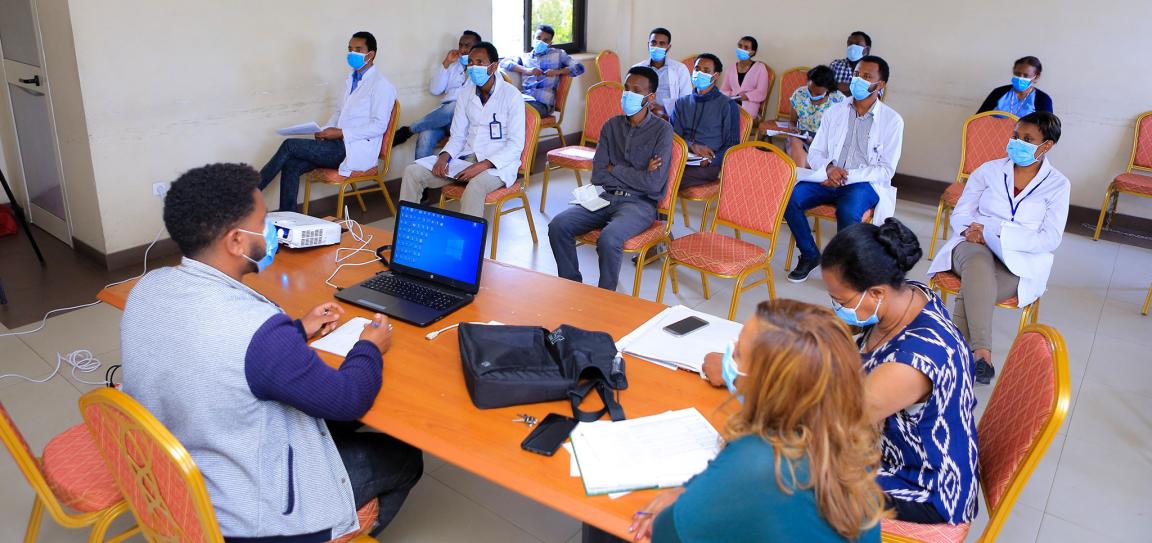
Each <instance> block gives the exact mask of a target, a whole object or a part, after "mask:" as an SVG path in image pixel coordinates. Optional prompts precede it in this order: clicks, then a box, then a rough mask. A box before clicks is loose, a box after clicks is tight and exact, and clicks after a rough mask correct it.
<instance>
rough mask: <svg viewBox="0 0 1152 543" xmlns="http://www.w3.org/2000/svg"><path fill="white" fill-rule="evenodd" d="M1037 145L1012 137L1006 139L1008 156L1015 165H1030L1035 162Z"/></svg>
mask: <svg viewBox="0 0 1152 543" xmlns="http://www.w3.org/2000/svg"><path fill="white" fill-rule="evenodd" d="M1038 147H1040V146H1039V145H1033V144H1031V143H1028V142H1026V141H1023V140H1018V139H1016V138H1012V139H1010V140H1008V158H1010V159H1012V162H1015V163H1016V165H1017V166H1031V165H1033V164H1035V163H1036V161H1037V160H1039V159H1038V158H1036V149H1037V148H1038Z"/></svg>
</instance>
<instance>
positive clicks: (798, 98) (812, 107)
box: [760, 66, 845, 168]
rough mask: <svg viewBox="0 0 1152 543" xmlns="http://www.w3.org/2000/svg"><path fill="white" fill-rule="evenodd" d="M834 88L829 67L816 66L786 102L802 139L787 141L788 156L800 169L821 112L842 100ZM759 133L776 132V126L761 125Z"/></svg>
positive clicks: (806, 158) (771, 124)
mask: <svg viewBox="0 0 1152 543" xmlns="http://www.w3.org/2000/svg"><path fill="white" fill-rule="evenodd" d="M844 98H845V97H844V95H843V94H841V93H840V91H839V90H837V89H836V74H835V72H833V71H832V68H829V67H827V66H817V67H815V68H812V69H811V70H808V83H807V84H806V85H801V86H799V87H797V88H796V91H795V92H793V93H792V96H791V97H790V98H789V99H788V101H789V103H791V104H792V126H794V127H795V130H793V131H792V132H795V133H796V134H799V135H801V136H804V137H803V138H792V137H790V138H788V156H790V157H792V161H793V162H795V163H796V165H797V166H799V167H801V168H807V167H808V146H809V145H811V144H812V138H814V137H815V136H816V130H818V129H819V128H820V120H821V119H822V118H824V112H825V111H827V110H828V108H830V107H832V106H833V105H834V104H839V103H840V102H843V101H844ZM760 129H761V130H776V129H777V128H776V126H775V123H761V124H760Z"/></svg>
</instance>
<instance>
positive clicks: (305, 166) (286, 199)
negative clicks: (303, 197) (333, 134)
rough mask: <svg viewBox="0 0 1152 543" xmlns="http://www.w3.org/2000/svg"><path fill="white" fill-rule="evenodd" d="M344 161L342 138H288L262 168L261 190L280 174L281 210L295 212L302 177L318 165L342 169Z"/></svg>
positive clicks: (319, 166) (318, 166)
mask: <svg viewBox="0 0 1152 543" xmlns="http://www.w3.org/2000/svg"><path fill="white" fill-rule="evenodd" d="M341 162H344V141H343V140H310V139H304V138H289V139H286V140H284V143H281V144H280V148H279V149H277V150H276V154H275V155H272V159H271V160H269V161H268V163H267V164H265V165H264V167H263V168H261V169H260V190H264V188H265V187H267V186H268V185H270V184H271V183H272V180H273V179H275V178H276V175H277V174H279V175H280V211H296V196H297V194H299V192H300V176H302V175H304V174H306V173H308V172H310V171H312V170H315V169H316V168H339V167H340V163H341Z"/></svg>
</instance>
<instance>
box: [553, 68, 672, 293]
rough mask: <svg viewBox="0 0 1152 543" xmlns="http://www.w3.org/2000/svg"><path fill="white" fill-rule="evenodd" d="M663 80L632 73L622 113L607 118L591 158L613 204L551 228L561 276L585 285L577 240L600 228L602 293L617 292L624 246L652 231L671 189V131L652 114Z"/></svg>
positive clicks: (645, 71) (597, 181)
mask: <svg viewBox="0 0 1152 543" xmlns="http://www.w3.org/2000/svg"><path fill="white" fill-rule="evenodd" d="M658 85H659V78H658V77H657V75H656V71H655V70H653V69H652V68H649V67H647V66H634V67H632V69H630V70H628V79H627V80H626V81H625V82H624V89H625V92H624V95H623V97H622V98H621V106H622V107H623V110H624V114H623V115H619V116H616V117H613V118H611V119H608V121H607V122H605V123H604V128H603V130H601V132H600V141H599V142H598V143H597V144H596V156H595V158H593V159H592V184H593V185H595V186H598V187H601V188H603V189H604V193H603V194H601V195H600V197H601V198H603V199H604V200H607V201H608V202H609V204H608V205H607V206H604V207H603V208H600V209H599V210H597V211H588V210H587V209H585V208H584V207H582V206H576V207H573V208H570V209H568V210H567V211H565V212H563V213H561V214H559V215H557V216H556V218H555V219H552V222H551V223H550V224H549V225H548V241H549V242H550V243H551V245H552V254H553V255H555V257H556V271H557V274H558V275H559V276H560V277H563V278H564V279H570V280H572V281H582V278H581V276H580V262H579V261H578V260H577V258H576V236H579V235H580V234H583V233H586V232H590V231H592V230H594V229H597V228H602V229H603V231H602V232H601V234H600V239H598V240H597V241H596V253H597V254H598V255H599V257H600V284H599V285H600V288H603V289H607V290H616V284H617V282H618V281H619V278H620V277H619V276H620V263H621V260H622V259H623V257H624V242H626V241H628V239H630V238H631V237H633V236H635V235H637V234H639V233H641V232H643V231H644V230H645V229H647V228H648V227H650V226H652V222H653V221H655V220H656V205H657V203H658V202H659V201H660V198H661V197H662V196H663V195H664V191H665V190H667V189H668V168H669V161H670V160H671V157H672V126H671V125H669V124H668V123H667V122H666V121H664V120H663V119H660V118H658V117H656V115H655V114H653V113H652V112H651V111H650V110H649V109H648V107H647V106H648V103H649V102H651V101H652V99H653V98H654V95H655V91H656V87H657V86H658Z"/></svg>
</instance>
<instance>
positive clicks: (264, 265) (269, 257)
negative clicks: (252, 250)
mask: <svg viewBox="0 0 1152 543" xmlns="http://www.w3.org/2000/svg"><path fill="white" fill-rule="evenodd" d="M239 230H240V231H241V232H244V233H245V234H252V235H253V236H260V237H263V238H264V257H263V258H261V259H260V260H252V257H250V256H248V255H243V256H244V259H245V260H247V261H249V262H251V263H253V264H255V265H256V273H260V272H262V271H264V270H266V269H268V266H271V265H272V261H273V260H275V259H276V251H278V250H280V240H279V239H278V238H277V234H276V225H275V224H273V223H272V219H268V218H266V219H264V231H263V232H253V231H251V230H245V229H243V228H240V229H239Z"/></svg>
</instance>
